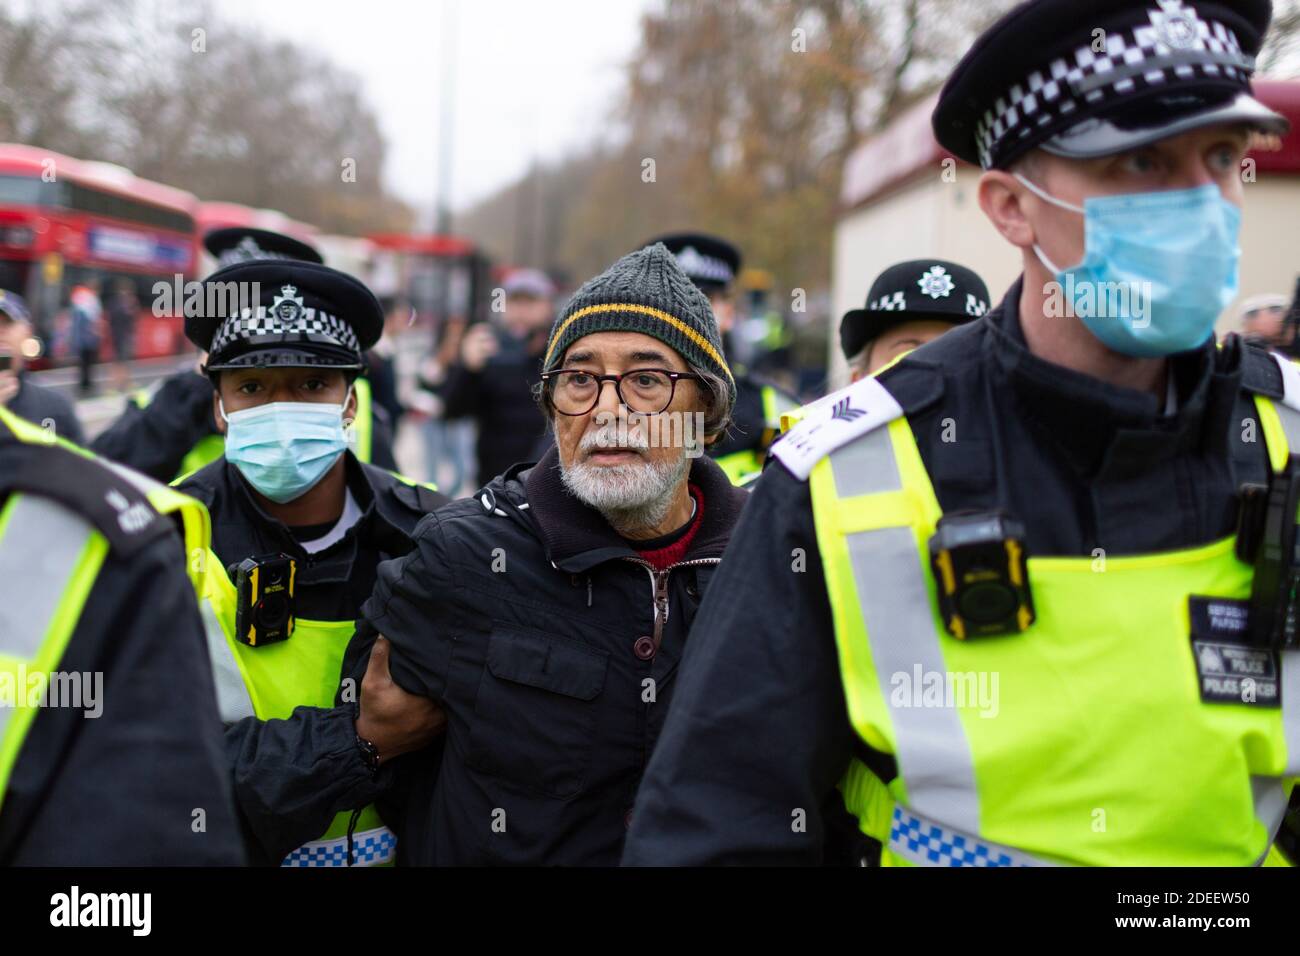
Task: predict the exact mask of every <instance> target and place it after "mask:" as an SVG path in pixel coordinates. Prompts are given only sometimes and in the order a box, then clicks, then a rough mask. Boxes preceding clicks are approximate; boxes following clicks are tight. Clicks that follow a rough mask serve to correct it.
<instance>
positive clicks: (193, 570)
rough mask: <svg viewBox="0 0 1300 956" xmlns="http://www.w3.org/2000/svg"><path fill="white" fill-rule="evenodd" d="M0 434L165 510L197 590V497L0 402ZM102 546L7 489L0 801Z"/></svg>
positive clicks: (200, 516) (0, 539) (80, 521)
mask: <svg viewBox="0 0 1300 956" xmlns="http://www.w3.org/2000/svg"><path fill="white" fill-rule="evenodd" d="M0 430H4V431H7V432H9V433H10V434H12V435H13V436H14V437H16V438H17V439H18V440H19V441H20V442H24V443H27V444H33V445H51V444H57V445H58V446H59V447H61V448H63V449H65V450H66V451H70V452H73V453H75V454H77V455H80V456H81V457H83V458H85V459H88V460H89V461H93V462H96V463H97V464H98V465H102V466H104V467H106V468H108V469H110V470H111V471H113V472H114V473H115V474H116V475H118V476H119V477H120V478H122V479H124V480H125V481H126V482H128V483H129V484H131V485H132V486H134V487H135V488H136V489H137V490H138V491H140V492H141V493H142V494H144V496H145V497H146V498H147V499H148V501H149V504H150V505H152V506H153V508H154V509H155V510H156V511H158V512H159V513H161V514H165V515H169V516H171V517H172V518H173V519H174V520H175V521H176V523H177V526H178V528H179V530H180V531H181V533H182V535H183V537H184V540H185V546H186V552H187V554H188V555H190V560H189V561H188V567H187V571H188V573H189V576H190V580H191V583H193V584H194V586H195V588H196V591H197V589H198V587H199V586H200V581H201V574H200V568H201V567H202V566H203V565H202V555H203V554H204V552H205V551H206V550H207V547H208V543H209V540H208V536H209V532H210V525H209V521H208V512H207V509H206V508H205V507H203V505H202V504H201V503H200V502H198V501H195V500H194V499H193V498H190V497H189V496H188V495H183V494H181V493H180V492H178V491H176V490H175V489H172V488H168V487H167V486H165V485H161V484H159V483H157V482H155V481H152V480H150V479H149V478H146V477H145V476H143V475H140V474H138V473H136V472H133V471H131V470H130V469H127V468H124V467H122V466H120V465H117V464H116V463H114V462H109V461H106V460H103V459H99V458H96V457H95V456H94V455H93V454H91V453H90V452H88V451H86V450H85V449H83V448H80V447H78V446H76V445H73V444H72V443H71V442H67V441H64V440H63V439H60V438H57V437H55V436H54V435H53V434H52V433H51V432H48V431H47V430H45V429H43V428H40V427H38V426H36V425H34V424H32V423H31V422H28V421H26V420H24V419H22V418H19V417H18V416H17V415H14V414H13V413H12V412H10V411H9V410H8V409H5V408H3V407H0ZM108 552H109V543H108V540H107V539H106V538H105V537H104V535H103V534H101V533H100V532H99V531H98V530H96V528H95V527H94V525H93V524H91V523H90V522H89V521H87V520H86V519H85V518H83V517H82V516H81V515H78V514H77V513H75V512H74V511H72V510H71V509H69V508H67V507H65V506H63V505H62V504H59V503H58V502H56V501H53V500H52V499H49V498H45V497H41V496H39V495H34V494H30V493H14V494H11V495H9V497H8V498H7V499H6V500H5V502H4V505H3V507H2V508H0V685H2V686H3V687H4V688H5V689H6V692H7V693H9V694H11V695H12V699H10V700H6V701H4V702H3V703H0V803H3V801H4V794H5V790H6V788H7V785H8V780H9V775H10V773H11V772H12V770H13V766H14V763H15V762H16V761H17V759H18V753H19V751H20V750H21V749H22V744H23V741H24V739H25V738H26V736H27V732H28V730H29V729H30V727H31V723H32V720H33V719H34V718H35V716H36V711H37V707H38V704H39V698H38V697H34V696H30V695H29V694H28V691H29V690H32V689H34V688H38V687H42V686H48V681H49V679H50V674H51V672H53V671H54V670H55V669H56V668H57V667H58V664H59V661H60V660H62V658H63V653H64V651H65V649H66V648H67V645H68V641H69V640H70V639H71V638H72V634H73V631H74V630H75V629H76V626H77V622H78V620H80V618H81V612H82V610H83V609H84V607H85V604H86V600H87V599H88V598H89V596H90V592H91V589H92V588H93V587H94V585H95V581H96V579H97V578H98V576H99V572H100V569H101V568H102V567H103V564H104V561H105V559H106V558H107V556H108Z"/></svg>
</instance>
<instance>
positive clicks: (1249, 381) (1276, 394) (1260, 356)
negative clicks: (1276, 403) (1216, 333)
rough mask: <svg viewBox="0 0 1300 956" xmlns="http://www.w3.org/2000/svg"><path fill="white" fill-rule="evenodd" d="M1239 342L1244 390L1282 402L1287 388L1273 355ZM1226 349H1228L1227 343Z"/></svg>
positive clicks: (1258, 346)
mask: <svg viewBox="0 0 1300 956" xmlns="http://www.w3.org/2000/svg"><path fill="white" fill-rule="evenodd" d="M1228 341H1231V340H1230V339H1229V340H1228ZM1238 341H1239V342H1241V345H1240V348H1241V387H1242V389H1244V390H1245V391H1247V392H1253V393H1255V394H1256V395H1263V396H1265V397H1267V398H1273V399H1279V400H1280V399H1281V398H1282V396H1283V395H1285V394H1286V388H1285V387H1284V386H1283V384H1282V370H1281V369H1280V368H1278V365H1277V360H1276V359H1275V358H1273V353H1272V352H1270V351H1269V350H1268V349H1266V348H1264V347H1263V346H1260V345H1253V344H1250V343H1247V342H1245V341H1242V340H1240V339H1238ZM1224 347H1225V348H1227V347H1228V346H1227V344H1226V343H1225V345H1224Z"/></svg>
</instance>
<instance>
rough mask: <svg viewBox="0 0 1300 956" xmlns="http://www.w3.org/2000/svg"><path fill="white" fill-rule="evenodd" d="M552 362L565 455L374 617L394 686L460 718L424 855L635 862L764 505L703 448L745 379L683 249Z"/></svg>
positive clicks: (545, 377)
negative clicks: (701, 620) (660, 751)
mask: <svg viewBox="0 0 1300 956" xmlns="http://www.w3.org/2000/svg"><path fill="white" fill-rule="evenodd" d="M544 357H545V361H544V365H543V371H542V384H541V387H540V389H539V392H540V395H539V397H540V400H541V403H542V406H543V409H544V411H545V414H546V416H547V418H548V420H549V421H550V423H551V425H552V426H553V427H554V429H555V438H556V441H555V444H554V446H553V447H552V448H551V449H550V450H549V451H548V452H547V453H546V455H545V456H544V457H543V458H542V460H541V461H539V462H537V463H536V464H520V465H514V466H512V467H510V468H509V469H508V470H507V471H506V472H505V473H504V474H502V475H499V476H497V477H496V478H495V479H494V480H493V481H491V482H490V483H489V484H488V485H487V486H486V487H485V488H484V489H483V490H482V491H480V492H479V494H478V495H477V496H476V497H472V498H467V499H464V500H462V501H457V502H454V503H453V504H451V505H448V506H446V507H444V508H442V509H440V510H439V511H437V512H435V513H434V514H433V515H431V516H430V517H428V518H426V519H425V520H424V522H422V524H421V525H420V527H419V529H417V532H416V549H415V551H414V552H412V553H411V554H410V555H408V556H407V557H405V558H401V559H398V560H395V561H390V562H388V563H386V564H384V565H382V566H381V567H380V571H379V582H378V586H377V587H376V589H375V592H374V595H373V596H372V597H371V599H370V600H369V601H368V602H366V604H365V606H364V608H363V614H364V620H363V621H362V622H361V624H360V626H359V628H358V637H357V640H358V641H366V640H371V639H373V638H374V637H375V635H376V634H378V635H382V636H383V637H386V638H387V639H388V642H390V644H391V651H390V657H389V666H390V670H391V673H392V677H393V680H394V681H395V682H396V683H397V684H398V686H400V687H402V688H404V689H405V690H407V691H410V692H412V693H418V694H423V695H425V696H427V697H429V698H432V699H433V700H434V701H435V702H437V703H438V704H439V705H440V706H441V707H442V708H443V709H444V710H445V712H446V714H447V718H448V727H447V735H446V742H445V747H444V749H443V753H442V758H441V765H440V767H438V768H437V773H436V777H435V775H434V772H433V771H434V768H433V767H432V762H430V766H429V768H428V769H429V774H428V779H426V780H424V781H421V782H417V783H416V784H415V786H414V790H413V794H414V795H413V796H412V797H411V798H410V799H409V801H408V803H407V806H406V811H407V812H406V827H405V828H404V830H403V834H402V844H401V847H402V854H403V856H402V859H403V860H404V861H405V862H410V863H417V864H492V863H502V864H574V865H586V864H591V865H611V864H614V863H617V862H618V859H619V854H620V853H621V852H622V846H623V837H624V834H625V833H626V832H627V827H628V826H629V825H630V821H631V816H630V811H631V808H632V799H633V797H634V795H635V794H636V790H637V786H638V784H639V783H640V781H641V774H642V772H643V771H644V769H645V766H646V762H647V761H648V760H649V758H650V754H651V752H652V751H653V750H654V747H655V742H656V740H657V739H658V736H659V731H660V729H661V728H662V727H663V723H664V715H665V714H666V713H667V710H668V705H669V700H670V698H671V696H672V692H673V688H674V686H675V684H676V680H677V673H678V670H679V664H680V662H681V659H682V653H683V651H684V650H685V647H686V635H687V631H688V629H689V628H690V624H691V620H692V619H693V618H694V616H695V610H696V608H698V607H699V604H700V600H701V598H702V596H703V595H704V593H705V590H706V589H707V587H708V585H709V581H710V579H711V578H712V575H713V571H714V569H715V568H716V566H717V564H718V562H719V560H720V558H721V556H722V552H723V549H724V548H725V547H726V544H727V540H728V538H729V537H730V534H731V529H732V527H733V525H734V524H735V522H736V520H737V518H738V517H739V514H740V510H741V507H742V505H743V503H744V501H745V500H746V497H747V495H746V493H745V492H744V491H741V490H739V489H736V488H734V487H733V486H732V485H731V483H730V482H729V481H728V480H727V476H726V474H725V473H724V472H723V471H722V469H721V468H719V467H718V465H717V464H715V463H714V462H713V461H712V460H711V459H709V458H708V457H707V456H704V455H703V454H702V451H703V446H704V444H705V442H706V441H707V440H708V438H710V437H711V436H713V435H714V434H716V433H717V432H718V431H719V430H721V429H722V428H723V427H724V425H725V424H726V421H727V416H728V414H729V413H730V410H731V408H732V403H733V402H734V396H735V386H734V384H733V382H732V377H731V372H730V370H729V369H728V368H727V364H726V360H725V359H724V358H723V354H722V349H721V344H720V341H719V336H718V329H717V324H716V323H715V321H714V318H713V314H712V313H711V311H710V309H709V303H708V300H707V299H706V298H705V297H704V295H703V294H702V293H701V292H700V291H699V290H698V289H697V288H696V287H695V286H694V285H692V284H691V281H690V279H688V278H687V277H686V275H685V274H684V273H683V272H682V270H681V269H680V268H679V267H678V265H677V264H676V262H675V261H674V259H673V257H672V255H671V254H670V253H669V252H668V250H667V249H665V248H664V246H663V245H659V244H656V245H654V246H650V247H648V248H645V249H641V250H638V251H637V252H634V253H631V254H630V255H628V256H625V257H624V258H622V259H620V260H619V261H618V262H616V263H615V264H614V265H613V266H612V267H611V268H610V269H609V270H608V271H606V272H605V273H603V274H602V275H600V276H598V277H596V278H594V279H592V280H591V281H589V282H588V283H587V284H586V285H584V286H583V287H582V288H580V289H579V290H578V292H577V294H576V295H575V296H574V297H573V299H572V300H571V301H570V302H569V303H568V305H567V307H566V308H565V309H564V311H563V313H562V314H561V315H560V317H559V319H558V321H557V322H556V323H555V326H554V328H553V329H552V330H551V334H550V337H549V340H548V343H547V346H546V350H545V353H544ZM355 649H356V648H355V645H354V648H353V650H354V651H355ZM360 656H364V655H360Z"/></svg>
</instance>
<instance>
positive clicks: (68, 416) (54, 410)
mask: <svg viewBox="0 0 1300 956" xmlns="http://www.w3.org/2000/svg"><path fill="white" fill-rule="evenodd" d="M9 411H11V412H13V413H14V414H15V415H18V416H19V417H21V418H25V419H27V420H28V421H29V422H33V423H35V424H37V425H40V426H42V427H44V428H52V429H53V430H54V433H55V434H56V435H58V436H59V437H60V438H66V439H67V440H68V441H70V442H72V443H73V444H74V445H84V444H85V443H86V436H85V434H84V433H83V432H82V430H81V422H80V421H79V420H78V419H77V412H76V409H75V408H74V407H73V404H72V402H71V401H69V400H68V398H67V397H65V396H64V395H62V394H61V393H59V392H56V391H55V390H54V389H52V388H46V387H44V386H42V385H37V384H36V383H35V382H33V381H32V380H31V376H29V375H27V374H26V373H25V372H19V373H18V394H17V395H15V396H14V397H13V398H11V399H10V400H9Z"/></svg>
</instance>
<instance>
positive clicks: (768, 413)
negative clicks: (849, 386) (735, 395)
mask: <svg viewBox="0 0 1300 956" xmlns="http://www.w3.org/2000/svg"><path fill="white" fill-rule="evenodd" d="M762 396H763V434H762V435H761V436H760V438H759V445H758V447H757V448H746V449H743V450H742V451H735V452H732V453H731V454H729V455H723V456H722V457H721V458H715V459H714V461H715V462H717V464H718V466H719V467H720V468H721V469H722V470H723V471H724V472H726V474H727V478H729V479H730V480H731V483H732V484H733V485H746V484H749V483H750V482H751V481H753V479H754V478H756V477H757V476H758V473H759V472H761V471H762V470H763V462H764V461H765V460H766V458H767V448H768V446H769V445H771V444H772V439H773V438H775V437H776V436H777V435H778V434H780V432H781V422H782V416H783V415H785V414H786V413H788V412H790V411H793V410H794V409H795V408H796V407H797V404H796V403H795V402H792V401H791V400H790V399H788V398H786V397H785V395H783V394H781V392H779V391H777V390H776V389H775V388H773V387H772V386H771V385H764V386H763V387H762Z"/></svg>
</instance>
